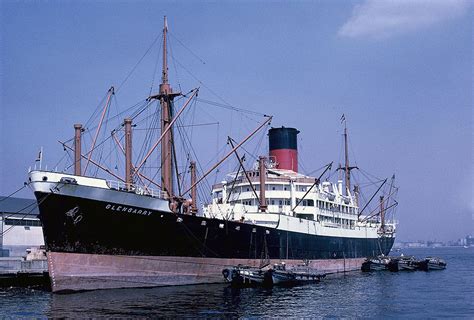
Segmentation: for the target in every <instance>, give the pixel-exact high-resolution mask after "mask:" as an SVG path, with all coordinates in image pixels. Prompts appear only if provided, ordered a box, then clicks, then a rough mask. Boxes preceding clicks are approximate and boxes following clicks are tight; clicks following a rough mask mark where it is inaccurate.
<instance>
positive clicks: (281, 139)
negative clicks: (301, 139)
mask: <svg viewBox="0 0 474 320" xmlns="http://www.w3.org/2000/svg"><path fill="white" fill-rule="evenodd" d="M298 133H300V132H299V131H298V130H296V129H295V128H285V127H281V128H271V129H270V130H269V131H268V144H269V149H270V159H272V160H274V161H275V162H276V164H277V165H276V168H277V169H287V170H293V171H294V172H298V144H297V139H296V138H297V135H298Z"/></svg>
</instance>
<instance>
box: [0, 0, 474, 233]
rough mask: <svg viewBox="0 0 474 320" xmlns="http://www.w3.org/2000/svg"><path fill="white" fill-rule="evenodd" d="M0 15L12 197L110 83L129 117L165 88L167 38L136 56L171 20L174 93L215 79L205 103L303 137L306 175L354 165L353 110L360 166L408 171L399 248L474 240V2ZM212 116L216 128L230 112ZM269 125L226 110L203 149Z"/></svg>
mask: <svg viewBox="0 0 474 320" xmlns="http://www.w3.org/2000/svg"><path fill="white" fill-rule="evenodd" d="M0 13H1V16H0V27H1V29H0V30H1V31H0V63H1V64H0V155H1V156H0V181H1V182H2V183H1V184H0V195H3V196H6V195H8V194H10V193H12V192H14V191H15V190H17V189H19V188H21V186H22V185H23V182H24V181H26V180H27V172H28V168H29V167H32V166H34V165H35V159H36V157H37V155H38V150H40V148H41V147H42V148H43V150H44V151H43V159H44V160H43V162H44V163H45V164H48V163H49V165H50V168H51V167H52V166H54V165H55V164H56V163H57V161H58V160H59V159H61V158H62V157H63V154H64V152H63V149H62V147H61V145H60V144H59V143H58V142H57V140H61V139H62V140H67V139H69V138H71V137H72V136H73V129H72V128H73V124H74V123H78V122H82V123H86V121H87V119H88V118H89V116H90V114H91V113H92V112H93V111H94V110H95V108H96V107H97V106H98V105H101V103H102V101H103V98H104V96H105V95H106V92H107V90H108V89H109V88H110V86H112V85H114V86H115V87H116V89H117V88H118V90H117V91H118V92H117V94H116V96H115V99H116V102H114V103H116V105H117V106H118V107H117V108H118V109H120V110H124V109H125V108H126V106H130V105H133V104H134V102H137V101H140V100H142V99H144V98H146V97H147V96H148V94H149V93H150V87H151V86H152V85H151V84H153V88H155V89H156V86H157V83H158V82H159V77H160V74H159V71H158V72H157V73H156V72H155V70H156V68H155V66H156V61H157V57H158V54H159V44H156V45H154V46H153V47H152V49H151V50H150V51H149V54H148V55H146V56H145V58H144V59H142V61H141V62H140V63H139V64H138V65H137V61H139V60H140V58H141V57H142V56H143V54H144V53H145V52H146V51H147V49H148V48H149V47H150V45H151V44H152V43H153V41H154V39H156V38H157V37H159V36H160V34H161V30H162V25H163V16H165V15H166V16H167V17H168V25H169V29H170V32H171V36H170V45H171V49H172V50H173V52H172V54H173V62H172V63H171V64H170V82H171V84H172V85H173V87H174V88H182V89H183V91H185V90H190V88H193V87H196V86H200V87H201V91H200V97H202V99H209V100H212V101H219V102H220V103H224V102H225V103H227V104H231V105H233V106H238V107H241V108H246V109H250V110H253V111H255V112H258V113H262V114H271V115H273V116H274V119H273V121H272V126H275V127H276V126H282V125H284V126H288V127H296V128H298V129H299V130H300V131H301V133H300V134H299V140H298V144H299V154H300V163H301V166H300V167H301V169H302V171H303V172H304V173H308V172H311V171H313V170H315V169H317V168H320V167H322V166H323V165H324V164H326V163H328V162H330V161H332V160H334V161H336V162H337V161H340V159H341V133H342V131H341V130H342V127H341V124H340V117H341V115H342V114H345V117H346V119H347V125H348V128H349V134H350V143H351V153H350V155H351V160H352V161H354V163H355V164H357V165H358V166H359V167H361V168H362V167H363V168H365V170H366V171H368V172H371V173H372V174H373V175H374V176H377V177H389V176H391V175H392V174H395V175H396V179H397V180H396V181H397V182H396V183H397V185H398V186H399V188H400V191H399V194H398V202H399V203H400V204H399V206H398V208H397V216H396V219H397V220H398V221H399V226H398V239H400V240H401V241H414V240H418V239H424V240H428V239H430V240H442V241H446V240H454V239H457V238H460V237H464V236H466V235H467V234H474V189H473V180H474V168H473V163H474V161H473V149H474V148H473V147H474V145H473V136H474V132H473V121H474V113H473V110H474V108H473V107H474V106H473V84H474V83H473V70H474V69H473V68H474V66H473V61H474V60H473V23H472V21H474V17H473V5H471V3H470V2H469V1H457V0H444V1H439V0H431V1H425V0H412V1H407V0H400V1H391V0H387V1H374V0H361V1H342V0H341V1H284V0H282V1H193V2H188V1H169V2H167V1H160V2H158V1H133V2H132V1H85V0H84V1H81V0H78V1H54V0H50V1H8V0H4V1H0ZM135 66H137V67H136V68H134V67H135ZM131 70H133V71H134V72H133V73H132V74H131V75H130V76H129V77H127V76H128V75H129V74H130V72H131ZM124 79H126V81H125V83H123V82H124ZM122 83H123V84H122ZM121 84H122V85H121ZM185 88H186V89H185ZM155 91H156V90H155ZM200 110H201V112H199V113H200V114H201V115H202V120H203V121H206V120H207V121H208V122H212V121H214V119H215V118H217V115H218V113H219V112H218V111H214V110H213V109H209V108H208V109H205V108H203V109H200ZM252 120H253V118H252ZM217 121H219V120H217ZM255 124H256V122H253V121H249V120H248V119H247V118H245V117H242V116H241V117H240V118H239V116H231V117H227V119H226V120H224V121H223V122H221V124H220V125H219V126H218V127H217V131H216V128H214V129H212V130H208V131H203V132H202V134H198V133H196V135H199V137H200V140H201V142H204V144H203V145H202V146H201V147H199V149H198V150H199V151H198V153H200V154H202V155H203V156H204V157H205V156H206V155H207V154H209V153H211V152H215V151H216V149H217V148H218V146H216V145H215V144H214V143H210V142H208V141H210V140H211V138H212V136H213V135H219V136H222V137H223V139H224V138H225V137H226V134H227V133H226V131H229V132H231V134H232V135H234V136H235V137H236V138H239V137H240V138H243V135H244V132H245V131H247V130H249V129H252V128H253V127H256V125H255ZM205 164H207V162H206V161H204V165H205ZM207 167H209V165H208V166H207ZM230 167H231V165H230V164H229V165H228V167H226V169H227V168H229V169H230ZM17 196H23V197H32V196H33V195H32V194H31V192H30V191H29V190H27V189H26V190H23V191H22V192H20V193H19V194H17Z"/></svg>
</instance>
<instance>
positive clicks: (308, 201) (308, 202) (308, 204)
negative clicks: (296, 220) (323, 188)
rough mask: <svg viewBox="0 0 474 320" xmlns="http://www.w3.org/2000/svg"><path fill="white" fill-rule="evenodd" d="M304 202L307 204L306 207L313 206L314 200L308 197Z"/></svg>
mask: <svg viewBox="0 0 474 320" xmlns="http://www.w3.org/2000/svg"><path fill="white" fill-rule="evenodd" d="M306 203H307V206H308V207H314V200H312V199H308V200H307V201H306Z"/></svg>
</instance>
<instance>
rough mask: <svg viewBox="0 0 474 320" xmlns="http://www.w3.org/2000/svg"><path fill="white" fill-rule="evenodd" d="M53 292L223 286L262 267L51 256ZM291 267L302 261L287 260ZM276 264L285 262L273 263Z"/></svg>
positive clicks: (337, 266) (333, 264)
mask: <svg viewBox="0 0 474 320" xmlns="http://www.w3.org/2000/svg"><path fill="white" fill-rule="evenodd" d="M47 256H48V268H49V275H50V279H51V288H52V291H53V292H60V291H79V290H97V289H112V288H141V287H159V286H174V285H190V284H204V283H222V282H224V278H223V276H222V269H224V268H225V267H229V266H235V265H238V264H243V265H250V266H259V264H260V260H259V259H222V258H199V257H170V256H120V255H98V254H78V253H59V252H48V253H47ZM363 260H364V259H363V258H357V259H330V260H314V261H311V262H310V266H311V267H313V268H316V269H318V270H319V271H321V272H325V273H339V272H347V271H354V270H360V267H361V265H362V262H363ZM284 261H285V263H286V264H287V265H288V266H290V265H297V264H301V263H302V261H301V260H284ZM270 262H271V263H272V264H273V263H278V262H281V260H272V261H270Z"/></svg>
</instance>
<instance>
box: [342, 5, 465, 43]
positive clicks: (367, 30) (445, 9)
mask: <svg viewBox="0 0 474 320" xmlns="http://www.w3.org/2000/svg"><path fill="white" fill-rule="evenodd" d="M469 6H470V3H469V1H468V0H366V1H365V2H364V3H362V4H359V5H356V6H355V8H354V10H353V12H352V16H351V17H350V19H349V20H348V21H347V22H346V23H345V24H344V25H343V26H342V27H341V28H340V29H339V35H340V36H343V37H351V38H357V37H368V38H376V39H380V38H388V37H392V36H395V35H399V34H404V33H408V32H412V31H416V30H419V29H423V28H428V27H430V26H432V25H435V24H438V23H441V22H443V21H445V20H449V19H453V18H456V17H459V16H461V15H463V14H464V13H465V12H466V11H467V10H468V9H469Z"/></svg>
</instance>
